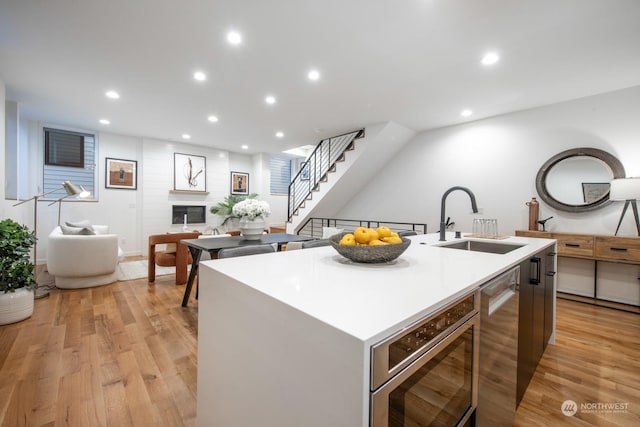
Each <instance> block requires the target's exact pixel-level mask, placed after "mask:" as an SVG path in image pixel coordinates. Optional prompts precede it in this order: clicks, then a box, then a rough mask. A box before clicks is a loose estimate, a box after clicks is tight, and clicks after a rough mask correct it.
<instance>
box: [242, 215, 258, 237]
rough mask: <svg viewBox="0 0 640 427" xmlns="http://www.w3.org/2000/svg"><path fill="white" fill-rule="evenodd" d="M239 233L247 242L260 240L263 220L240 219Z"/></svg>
mask: <svg viewBox="0 0 640 427" xmlns="http://www.w3.org/2000/svg"><path fill="white" fill-rule="evenodd" d="M240 233H242V236H243V237H244V238H245V239H247V240H260V237H262V234H263V233H264V218H256V219H253V220H248V219H241V220H240Z"/></svg>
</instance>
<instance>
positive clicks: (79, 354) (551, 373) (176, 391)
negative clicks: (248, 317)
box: [0, 276, 640, 427]
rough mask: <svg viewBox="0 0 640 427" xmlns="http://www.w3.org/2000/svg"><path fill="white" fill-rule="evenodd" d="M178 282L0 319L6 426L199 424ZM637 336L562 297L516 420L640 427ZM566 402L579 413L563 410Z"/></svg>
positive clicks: (102, 293)
mask: <svg viewBox="0 0 640 427" xmlns="http://www.w3.org/2000/svg"><path fill="white" fill-rule="evenodd" d="M173 280H174V276H159V277H158V279H157V281H156V283H155V285H151V286H149V285H148V283H147V281H146V279H138V280H132V281H127V282H117V283H114V284H111V285H107V286H102V287H98V288H89V289H80V290H58V289H54V290H53V291H52V292H51V294H50V296H49V297H47V298H43V299H39V300H36V302H35V311H34V314H33V316H32V317H31V318H29V319H27V320H24V321H22V322H19V323H16V324H13V325H6V326H0V425H2V426H11V427H14V426H83V427H84V426H183V425H186V426H193V425H195V420H196V376H197V359H196V357H197V313H198V308H197V307H198V304H197V301H195V300H194V299H193V297H192V299H191V301H190V304H189V307H187V308H182V307H181V306H180V303H181V300H182V293H183V290H184V287H183V286H175V285H174V282H173ZM639 332H640V316H638V315H637V314H633V313H625V312H621V311H616V310H612V309H609V308H604V307H594V306H589V305H585V304H581V303H578V302H572V301H565V300H558V326H557V338H556V345H550V346H548V347H547V350H546V352H545V354H544V355H543V357H542V360H541V362H540V365H539V367H538V370H537V371H536V373H535V375H534V377H533V379H532V381H531V384H530V386H529V389H528V390H527V393H526V395H525V397H524V399H523V401H522V403H521V405H520V408H519V409H518V412H517V416H516V421H515V425H516V426H557V425H576V426H589V425H601V426H638V425H640V334H639ZM565 400H573V401H575V402H576V404H577V409H578V412H577V413H576V414H575V415H574V416H571V417H567V416H565V415H563V414H562V412H561V404H562V402H564V401H565ZM583 403H586V404H596V406H597V404H606V403H609V404H610V403H621V404H626V410H625V411H624V412H608V411H607V410H604V409H599V410H598V409H597V408H596V409H595V410H593V412H591V413H587V412H585V411H584V410H581V407H580V406H581V404H583ZM592 408H595V406H593V405H592ZM247 410H251V408H250V405H249V406H248V407H247ZM318 416H319V417H321V416H322V412H321V411H318ZM267 424H268V423H267ZM267 424H265V426H266V425H267ZM301 427H304V426H301Z"/></svg>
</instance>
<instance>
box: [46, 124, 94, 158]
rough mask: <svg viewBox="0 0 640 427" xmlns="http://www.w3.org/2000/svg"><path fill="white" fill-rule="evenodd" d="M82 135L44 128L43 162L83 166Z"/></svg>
mask: <svg viewBox="0 0 640 427" xmlns="http://www.w3.org/2000/svg"><path fill="white" fill-rule="evenodd" d="M84 137H85V136H84V135H83V134H81V133H76V132H62V131H58V130H54V129H46V128H45V129H44V164H45V165H53V166H69V167H72V168H84Z"/></svg>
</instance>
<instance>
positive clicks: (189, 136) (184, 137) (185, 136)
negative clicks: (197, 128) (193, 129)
mask: <svg viewBox="0 0 640 427" xmlns="http://www.w3.org/2000/svg"><path fill="white" fill-rule="evenodd" d="M182 139H191V135H189V134H188V133H183V134H182Z"/></svg>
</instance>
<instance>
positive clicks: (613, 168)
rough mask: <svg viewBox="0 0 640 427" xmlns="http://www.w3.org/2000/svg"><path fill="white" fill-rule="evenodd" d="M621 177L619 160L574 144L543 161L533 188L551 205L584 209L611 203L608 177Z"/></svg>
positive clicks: (562, 208)
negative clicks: (575, 146)
mask: <svg viewBox="0 0 640 427" xmlns="http://www.w3.org/2000/svg"><path fill="white" fill-rule="evenodd" d="M624 177H625V172H624V167H623V166H622V163H620V161H619V160H618V159H617V158H615V157H614V156H612V155H611V154H609V153H607V152H606V151H602V150H598V149H597V148H574V149H572V150H567V151H563V152H562V153H560V154H557V155H555V156H553V157H552V158H550V159H549V160H548V161H547V162H546V163H545V164H544V165H542V167H541V168H540V170H539V171H538V175H537V176H536V189H537V190H538V195H539V196H540V198H541V199H542V200H543V201H544V202H546V203H547V204H548V205H549V206H551V207H553V208H556V209H559V210H563V211H567V212H586V211H590V210H593V209H598V208H600V207H603V206H605V205H606V204H608V203H610V201H609V185H610V183H611V180H613V179H615V178H624Z"/></svg>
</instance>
